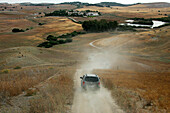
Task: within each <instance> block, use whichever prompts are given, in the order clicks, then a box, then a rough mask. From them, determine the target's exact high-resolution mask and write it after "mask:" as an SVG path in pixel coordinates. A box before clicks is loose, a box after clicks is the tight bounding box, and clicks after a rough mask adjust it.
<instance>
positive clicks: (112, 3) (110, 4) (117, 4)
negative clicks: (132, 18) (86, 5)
mask: <svg viewBox="0 0 170 113" xmlns="http://www.w3.org/2000/svg"><path fill="white" fill-rule="evenodd" d="M98 5H102V6H105V7H106V6H129V5H126V4H121V3H116V2H101V3H98ZM130 5H132V4H130Z"/></svg>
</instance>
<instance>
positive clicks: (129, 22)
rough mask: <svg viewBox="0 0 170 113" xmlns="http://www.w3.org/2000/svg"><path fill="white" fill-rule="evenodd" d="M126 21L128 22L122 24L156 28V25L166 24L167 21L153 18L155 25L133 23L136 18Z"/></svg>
mask: <svg viewBox="0 0 170 113" xmlns="http://www.w3.org/2000/svg"><path fill="white" fill-rule="evenodd" d="M125 22H126V24H125V23H122V24H120V25H128V26H136V27H149V28H154V27H159V26H162V25H164V24H166V22H162V21H157V20H152V22H153V25H142V24H132V22H134V20H126V21H125Z"/></svg>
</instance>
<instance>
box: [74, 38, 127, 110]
mask: <svg viewBox="0 0 170 113" xmlns="http://www.w3.org/2000/svg"><path fill="white" fill-rule="evenodd" d="M94 42H95V41H93V42H91V43H89V45H90V46H92V47H94V49H96V52H91V51H90V52H89V53H88V54H87V55H88V56H87V57H88V61H86V62H84V63H83V64H82V65H81V66H80V67H79V69H77V71H76V74H75V78H74V83H75V89H76V91H75V95H74V101H73V107H72V113H124V111H123V110H121V109H120V107H119V106H117V105H116V103H115V101H114V100H113V99H112V97H111V93H110V92H109V90H107V89H106V88H104V87H103V86H102V84H101V88H100V90H98V91H89V90H87V91H83V90H82V89H81V86H80V84H81V80H80V76H83V74H86V73H92V71H93V70H94V69H109V68H110V67H111V62H110V58H109V56H108V54H105V52H103V51H101V50H102V49H101V48H99V47H97V46H95V45H93V43H94ZM104 59H105V62H103V60H104Z"/></svg>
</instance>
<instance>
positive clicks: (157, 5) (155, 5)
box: [143, 2, 170, 8]
mask: <svg viewBox="0 0 170 113" xmlns="http://www.w3.org/2000/svg"><path fill="white" fill-rule="evenodd" d="M143 5H145V6H147V7H150V8H162V7H170V3H167V2H154V3H144V4H143Z"/></svg>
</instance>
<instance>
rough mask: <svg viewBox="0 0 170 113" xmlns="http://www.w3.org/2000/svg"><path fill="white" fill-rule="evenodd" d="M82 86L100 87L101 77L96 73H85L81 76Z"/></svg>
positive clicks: (85, 87) (87, 87) (84, 87)
mask: <svg viewBox="0 0 170 113" xmlns="http://www.w3.org/2000/svg"><path fill="white" fill-rule="evenodd" d="M80 78H81V79H82V80H81V87H82V88H83V89H99V88H100V78H99V77H98V76H97V75H95V74H85V75H83V77H80Z"/></svg>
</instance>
